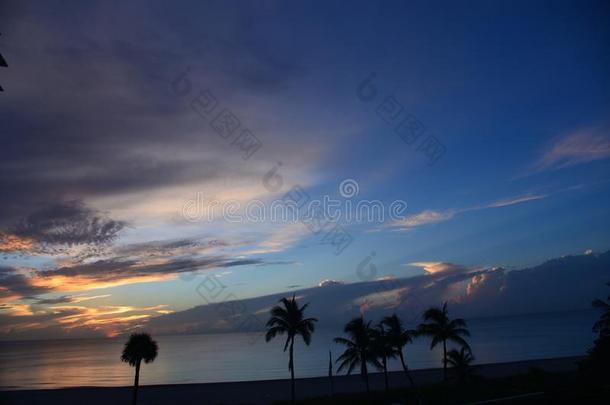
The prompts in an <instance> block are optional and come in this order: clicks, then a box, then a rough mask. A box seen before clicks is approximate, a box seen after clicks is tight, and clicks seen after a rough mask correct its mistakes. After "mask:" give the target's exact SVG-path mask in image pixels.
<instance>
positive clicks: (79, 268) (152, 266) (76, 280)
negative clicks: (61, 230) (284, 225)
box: [30, 256, 264, 291]
mask: <svg viewBox="0 0 610 405" xmlns="http://www.w3.org/2000/svg"><path fill="white" fill-rule="evenodd" d="M262 263H264V261H263V260H257V259H235V258H229V257H226V256H213V257H201V258H198V257H193V258H176V259H170V260H167V259H151V260H148V261H138V260H116V259H109V260H98V261H95V262H92V263H83V264H77V265H74V266H70V267H61V268H57V269H52V270H44V271H38V272H36V275H35V277H33V278H32V279H31V280H30V281H31V283H32V284H33V285H34V286H36V287H38V288H45V289H48V290H53V291H86V290H92V289H98V288H109V287H116V286H120V285H126V284H133V283H143V282H153V281H163V280H169V279H172V278H174V277H175V276H176V275H177V274H180V273H186V272H194V271H201V270H209V269H218V268H229V267H235V266H245V265H252V264H262Z"/></svg>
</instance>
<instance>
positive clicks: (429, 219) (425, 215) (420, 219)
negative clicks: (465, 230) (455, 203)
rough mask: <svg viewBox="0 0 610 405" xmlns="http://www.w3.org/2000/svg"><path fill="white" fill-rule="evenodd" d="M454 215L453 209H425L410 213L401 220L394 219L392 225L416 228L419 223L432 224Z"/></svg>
mask: <svg viewBox="0 0 610 405" xmlns="http://www.w3.org/2000/svg"><path fill="white" fill-rule="evenodd" d="M454 215H455V212H454V211H451V210H448V211H433V210H426V211H422V212H420V213H419V214H415V215H411V216H409V217H406V218H405V219H403V220H400V221H396V222H394V223H393V226H397V227H401V228H404V229H411V228H416V227H418V226H421V225H427V224H434V223H436V222H442V221H447V220H449V219H451V218H453V216H454Z"/></svg>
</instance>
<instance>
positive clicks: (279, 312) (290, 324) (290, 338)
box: [265, 295, 318, 403]
mask: <svg viewBox="0 0 610 405" xmlns="http://www.w3.org/2000/svg"><path fill="white" fill-rule="evenodd" d="M279 302H280V303H281V304H282V305H276V306H275V307H273V308H272V309H271V318H270V319H269V321H268V322H267V333H266V334H265V340H266V341H267V342H269V341H270V340H271V339H273V338H275V337H276V336H277V335H284V334H286V335H287V337H286V344H284V351H286V349H287V348H290V360H289V361H288V370H290V383H291V384H290V391H291V397H292V402H293V403H294V400H295V396H294V338H295V337H296V336H297V335H300V336H301V337H302V338H303V341H304V342H305V344H306V345H308V346H309V343H311V335H312V333H313V332H314V330H315V322H317V321H318V320H317V319H316V318H305V309H306V308H307V307H308V306H309V304H305V305H303V306H302V307H300V308H299V305H298V304H297V302H296V299H295V297H294V295H293V296H292V299H290V300H289V299H287V298H282V299H281V300H280V301H279Z"/></svg>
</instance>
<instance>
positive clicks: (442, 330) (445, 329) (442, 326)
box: [417, 302, 470, 380]
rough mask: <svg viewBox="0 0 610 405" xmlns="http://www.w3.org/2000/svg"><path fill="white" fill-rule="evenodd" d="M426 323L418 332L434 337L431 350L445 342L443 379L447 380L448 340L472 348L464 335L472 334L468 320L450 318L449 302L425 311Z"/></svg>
mask: <svg viewBox="0 0 610 405" xmlns="http://www.w3.org/2000/svg"><path fill="white" fill-rule="evenodd" d="M423 318H424V323H422V324H420V325H419V327H418V332H417V333H418V334H420V335H424V336H430V337H432V342H431V343H430V350H432V349H434V348H435V347H436V345H437V344H439V343H441V342H442V343H443V379H444V380H447V341H452V342H454V343H457V344H458V345H460V346H462V347H466V348H470V346H468V343H466V341H465V340H464V337H468V336H470V332H468V329H466V321H464V320H463V319H461V318H456V319H450V318H449V313H448V311H447V303H446V302H445V303H444V304H443V307H442V308H430V309H428V310H426V311H425V312H424V315H423Z"/></svg>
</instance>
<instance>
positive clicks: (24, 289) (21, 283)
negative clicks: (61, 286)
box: [0, 266, 52, 301]
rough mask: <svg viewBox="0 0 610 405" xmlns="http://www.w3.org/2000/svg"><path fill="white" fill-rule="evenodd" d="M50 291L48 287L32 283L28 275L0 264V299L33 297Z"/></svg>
mask: <svg viewBox="0 0 610 405" xmlns="http://www.w3.org/2000/svg"><path fill="white" fill-rule="evenodd" d="M51 291H52V289H50V288H46V287H40V286H35V285H33V284H32V279H31V278H30V277H29V276H27V275H25V274H23V273H21V272H19V271H18V270H17V269H15V268H13V267H6V266H0V301H4V300H12V299H19V298H22V297H33V296H36V295H41V294H45V293H48V292H51ZM15 297H16V298H15Z"/></svg>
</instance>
